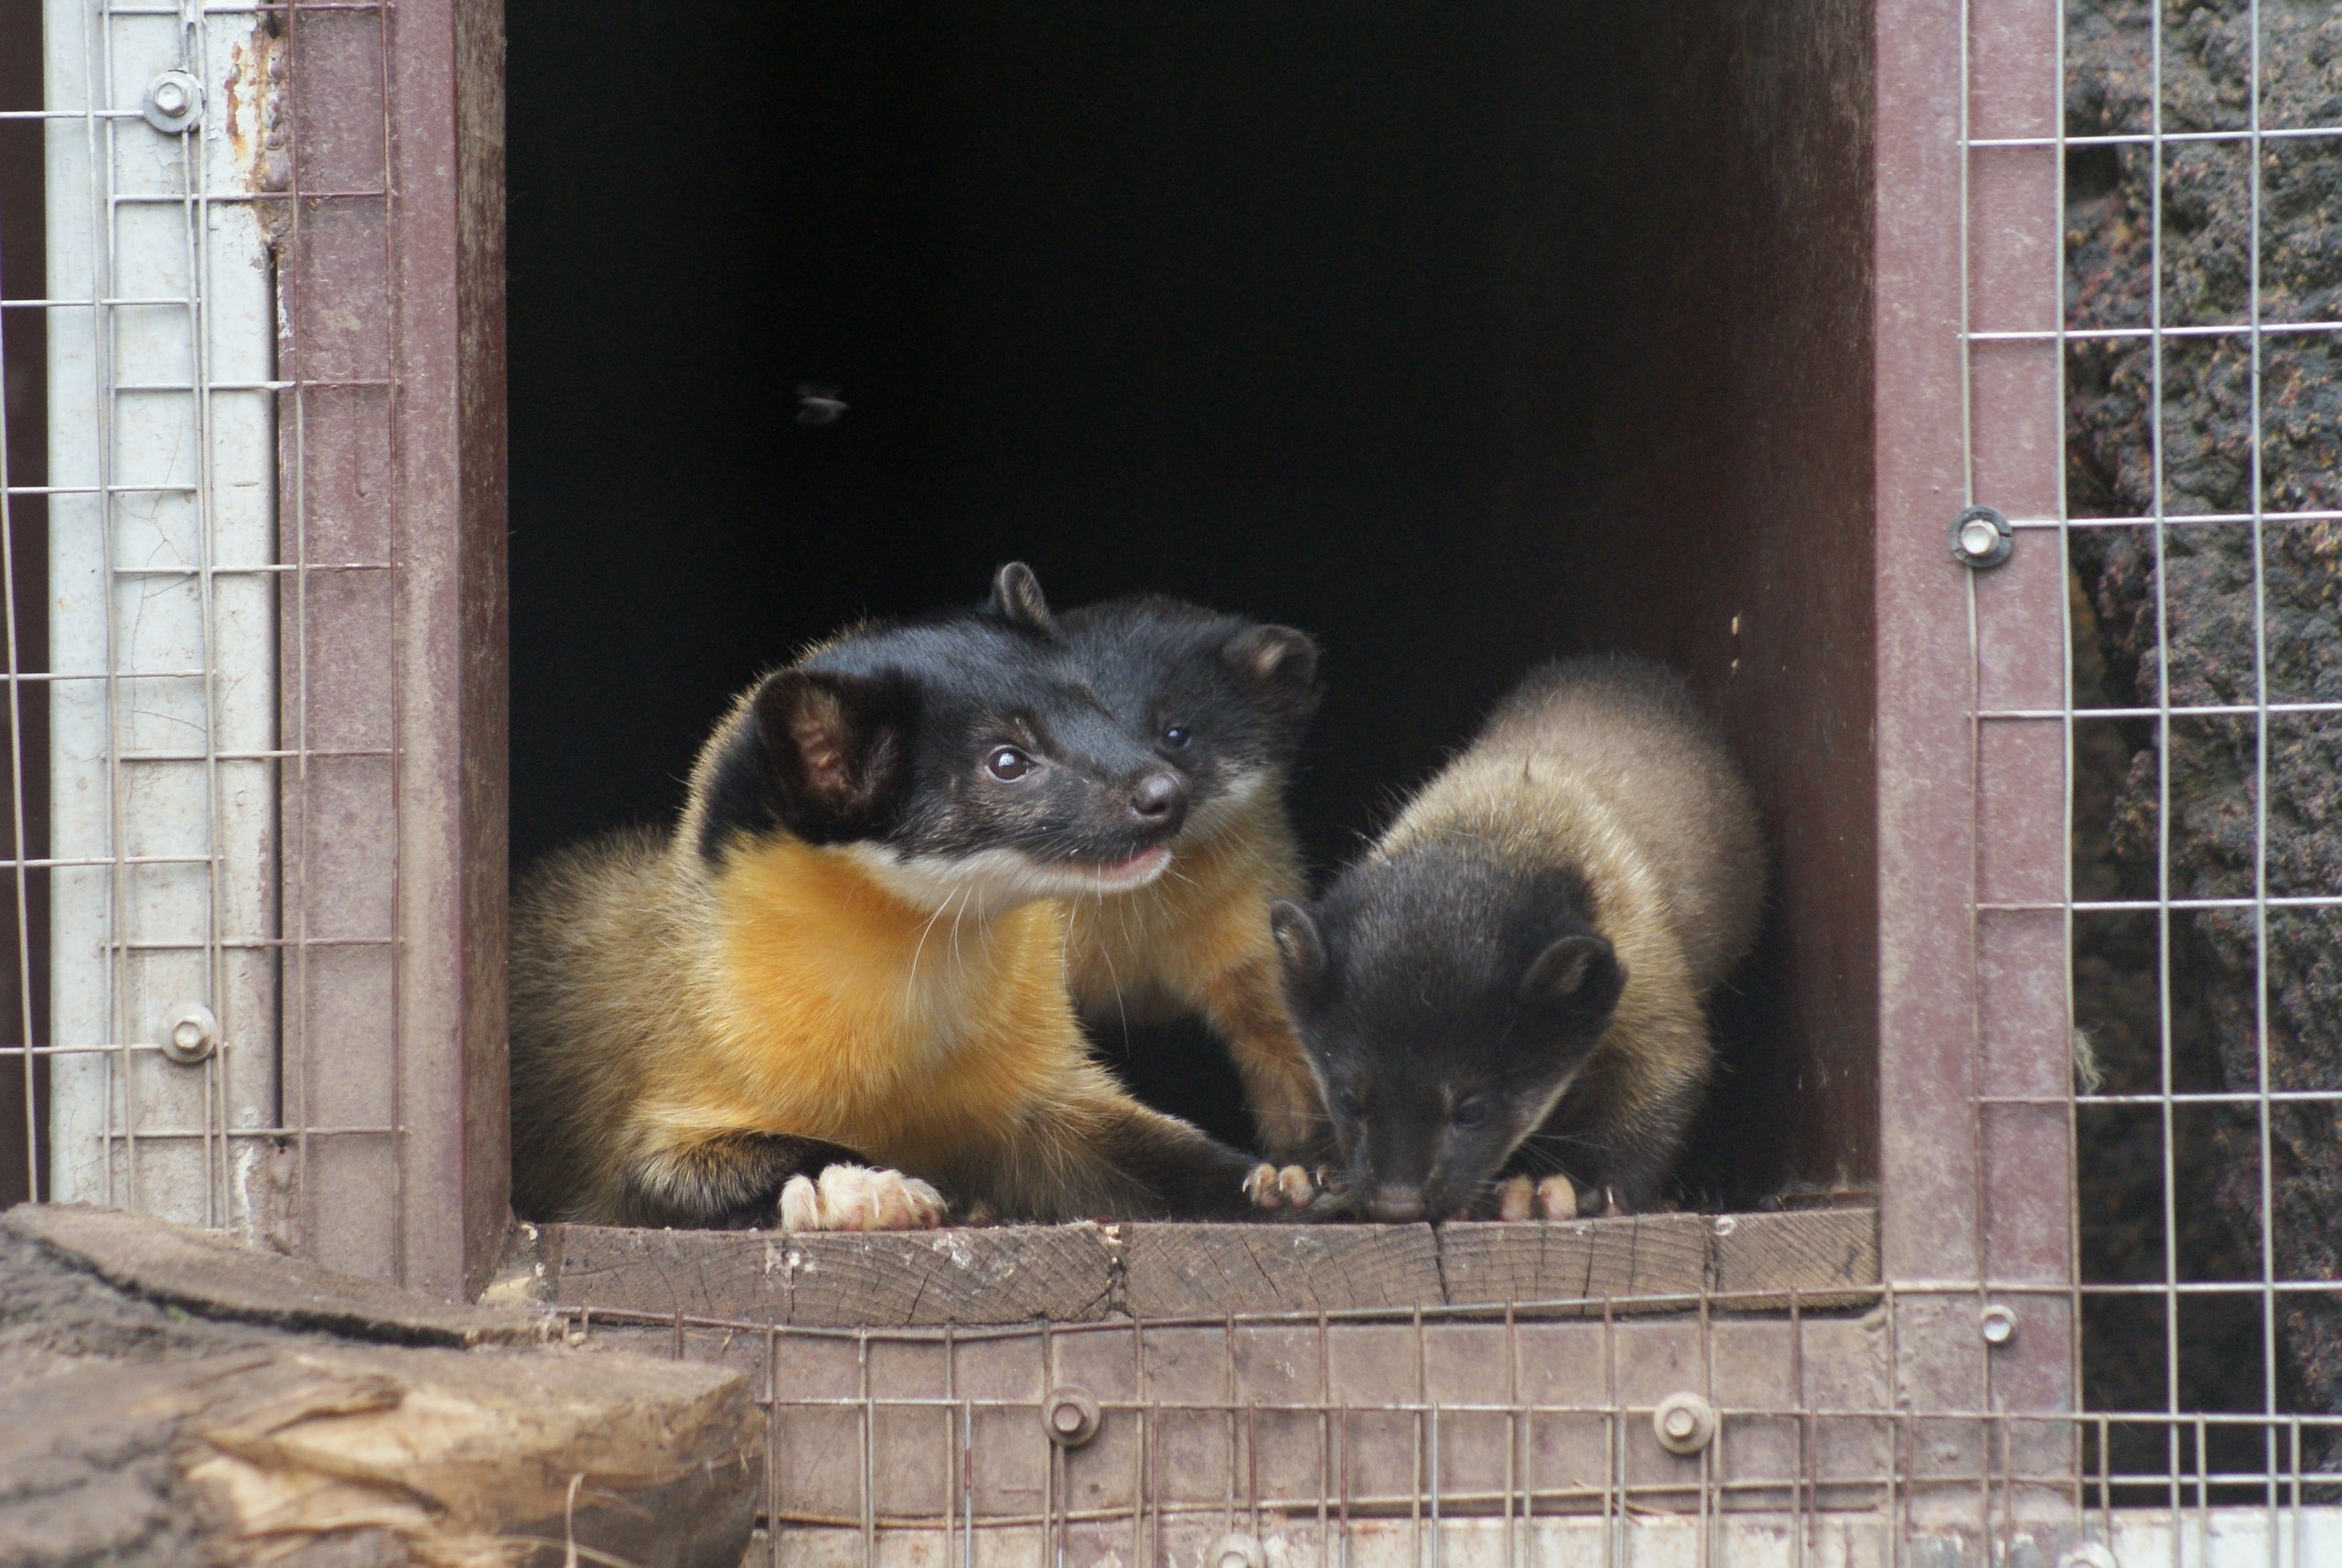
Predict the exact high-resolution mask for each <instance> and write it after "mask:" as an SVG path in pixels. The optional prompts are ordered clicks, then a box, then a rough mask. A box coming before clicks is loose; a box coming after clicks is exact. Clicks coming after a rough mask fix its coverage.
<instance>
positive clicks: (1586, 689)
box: [1273, 658, 1764, 1220]
mask: <svg viewBox="0 0 2342 1568" xmlns="http://www.w3.org/2000/svg"><path fill="white" fill-rule="evenodd" d="M1763 897H1764V853H1763V845H1762V840H1761V837H1760V835H1759V832H1758V828H1757V822H1756V807H1755V804H1754V802H1753V800H1752V798H1751V796H1750V794H1749V790H1748V786H1747V784H1746V781H1745V780H1744V779H1742V777H1741V774H1740V772H1739V770H1738V769H1737V768H1735V766H1734V765H1733V762H1732V759H1731V757H1730V756H1729V755H1728V754H1727V753H1726V751H1725V749H1724V743H1723V740H1722V738H1721V736H1719V735H1718V734H1717V732H1716V731H1715V729H1714V727H1713V726H1712V725H1709V724H1708V722H1707V721H1706V720H1705V719H1704V718H1703V716H1702V715H1701V714H1700V713H1699V711H1698V710H1697V709H1696V708H1695V707H1694V706H1693V704H1692V699H1691V696H1690V694H1689V693H1687V692H1686V691H1685V690H1684V688H1683V685H1682V682H1680V681H1679V680H1677V679H1676V678H1675V677H1674V676H1673V675H1672V674H1671V673H1669V672H1668V671H1664V670H1662V669H1660V668H1659V667H1658V666H1656V665H1652V664H1647V663H1643V662H1640V661H1638V660H1629V659H1623V658H1603V659H1582V660H1568V661H1564V662H1562V663H1557V664H1553V665H1550V666H1548V667H1546V668H1545V669H1543V670H1542V671H1538V672H1537V673H1536V674H1534V675H1531V677H1529V678H1528V679H1527V680H1526V681H1524V682H1522V683H1521V684H1520V687H1519V688H1518V689H1517V690H1515V691H1514V692H1513V693H1512V694H1511V695H1510V696H1509V697H1508V698H1506V699H1505V701H1504V702H1503V703H1500V704H1499V706H1498V708H1497V709H1496V711H1495V712H1494V713H1493V714H1491V715H1490V716H1489V718H1488V723H1487V724H1486V725H1485V726H1483V728H1482V729H1481V731H1480V734H1479V736H1478V737H1477V739H1475V740H1474V741H1473V743H1472V745H1471V746H1469V747H1468V748H1467V749H1466V751H1465V752H1464V753H1463V754H1462V755H1461V756H1459V757H1456V759H1455V760H1454V761H1453V762H1451V763H1450V764H1449V765H1448V766H1447V767H1446V768H1444V769H1442V770H1441V772H1440V773H1439V774H1438V775H1437V776H1436V777H1435V778H1434V779H1432V781H1431V782H1430V783H1429V784H1428V785H1426V786H1424V788H1423V790H1422V791H1421V792H1420V793H1418V794H1417V795H1416V796H1415V797H1414V799H1413V800H1412V801H1410V802H1409V803H1408V805H1407V806H1406V808H1405V810H1404V811H1402V812H1401V813H1400V815H1399V818H1398V820H1397V821H1396V822H1394V823H1393V824H1392V825H1391V829H1390V831H1389V832H1386V833H1384V834H1383V835H1382V837H1381V839H1380V842H1378V843H1376V844H1375V845H1374V846H1373V848H1372V849H1371V850H1370V851H1369V852H1368V853H1367V854H1366V855H1365V856H1364V857H1363V858H1362V859H1360V860H1359V862H1358V863H1357V864H1356V865H1352V866H1350V867H1349V868H1348V869H1347V870H1345V871H1344V872H1343V873H1342V874H1341V875H1340V876H1339V877H1338V879H1337V880H1336V881H1335V883H1334V884H1333V886H1331V887H1330V888H1329V889H1328V890H1327V893H1326V896H1325V897H1324V898H1323V899H1322V900H1320V901H1319V903H1318V904H1317V905H1316V908H1314V909H1312V908H1305V907H1304V906H1303V905H1301V904H1298V903H1292V902H1286V903H1280V904H1279V905H1277V906H1276V908H1275V910H1274V914H1273V919H1274V925H1275V930H1276V937H1277V942H1278V946H1279V949H1280V950H1281V952H1282V954H1283V957H1284V972H1285V983H1286V988H1287V994H1288V995H1289V997H1290V998H1291V1001H1292V1004H1293V1007H1294V1012H1295V1017H1296V1019H1297V1020H1298V1021H1299V1024H1300V1026H1301V1033H1302V1036H1303V1038H1304V1040H1305V1042H1306V1043H1307V1045H1308V1047H1309V1049H1310V1052H1311V1059H1312V1063H1313V1065H1314V1066H1315V1067H1316V1070H1317V1072H1318V1075H1319V1077H1320V1079H1321V1081H1322V1083H1323V1085H1324V1088H1325V1090H1326V1095H1327V1103H1328V1106H1329V1108H1330V1110H1331V1112H1332V1114H1333V1118H1334V1124H1335V1128H1336V1131H1337V1133H1338V1137H1339V1140H1340V1144H1341V1148H1342V1154H1343V1158H1344V1162H1345V1166H1346V1181H1347V1186H1348V1192H1349V1197H1350V1199H1351V1201H1353V1202H1355V1203H1357V1204H1359V1205H1360V1206H1361V1207H1363V1208H1364V1209H1365V1211H1366V1212H1367V1213H1368V1214H1369V1215H1370V1216H1372V1217H1373V1218H1375V1219H1388V1220H1409V1219H1434V1220H1436V1219H1450V1218H1454V1217H1457V1216H1462V1215H1491V1214H1501V1215H1503V1216H1504V1217H1506V1218H1525V1217H1526V1216H1527V1215H1528V1214H1529V1213H1530V1212H1531V1210H1532V1209H1534V1210H1536V1211H1539V1212H1542V1214H1543V1215H1544V1216H1545V1217H1547V1218H1552V1219H1558V1218H1563V1217H1564V1216H1565V1215H1569V1214H1574V1213H1578V1212H1587V1213H1598V1212H1617V1211H1620V1210H1625V1211H1633V1210H1637V1209H1640V1208H1645V1207H1647V1206H1648V1205H1649V1203H1650V1201H1651V1199H1652V1197H1653V1196H1654V1195H1655V1192H1656V1190H1657V1188H1658V1187H1659V1184H1660V1182H1661V1181H1662V1180H1664V1179H1665V1178H1666V1176H1667V1175H1668V1174H1669V1171H1670V1170H1671V1167H1672V1165H1673V1164H1674V1161H1675V1157H1676V1155H1677V1153H1678V1151H1679V1150H1680V1148H1681V1143H1682V1138H1683V1133H1684V1130H1685V1128H1686V1126H1687V1125H1688V1124H1689V1122H1691V1119H1692V1113H1693V1112H1694V1111H1695V1110H1696V1109H1697V1108H1698V1104H1699V1100H1700V1095H1701V1092H1702V1090H1703V1089H1704V1087H1705V1086H1706V1083H1707V1080H1708V1076H1709V1072H1710V1069H1711V1064H1712V1053H1711V1049H1710V1046H1709V1043H1708V1031H1707V1023H1706V1018H1705V1015H1704V1013H1703V1005H1704V1003H1705V1001H1706V999H1707V997H1708V996H1709V994H1710V993H1712V992H1713V991H1714V989H1715V987H1716V985H1717V984H1718V983H1720V982H1721V981H1722V980H1723V979H1724V976H1725V975H1726V973H1727V972H1729V971H1730V970H1731V969H1732V966H1733V965H1734V963H1735V961H1737V960H1738V959H1739V958H1740V957H1741V956H1742V955H1743V954H1745V953H1746V951H1747V950H1748V947H1749V945H1750V943H1751V942H1752V941H1753V940H1755V938H1756V925H1757V919H1758V916H1759V913H1760V910H1761V906H1762V903H1763Z"/></svg>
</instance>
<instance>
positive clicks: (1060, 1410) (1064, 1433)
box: [1041, 1384, 1098, 1448]
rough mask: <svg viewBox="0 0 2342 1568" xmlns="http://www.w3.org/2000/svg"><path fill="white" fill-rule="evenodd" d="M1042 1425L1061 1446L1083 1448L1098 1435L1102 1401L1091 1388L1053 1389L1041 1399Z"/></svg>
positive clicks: (1051, 1439) (1054, 1441)
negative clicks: (1099, 1409) (1094, 1396)
mask: <svg viewBox="0 0 2342 1568" xmlns="http://www.w3.org/2000/svg"><path fill="white" fill-rule="evenodd" d="M1041 1427H1042V1430H1044V1431H1046V1432H1047V1434H1049V1441H1050V1442H1052V1443H1054V1444H1057V1445H1058V1447H1060V1448H1079V1447H1080V1446H1081V1445H1082V1444H1085V1443H1087V1442H1089V1441H1090V1439H1091V1438H1093V1437H1095V1436H1097V1435H1098V1402H1097V1401H1096V1400H1094V1399H1092V1398H1090V1391H1089V1390H1088V1389H1078V1388H1075V1387H1073V1386H1071V1385H1070V1384H1069V1385H1067V1386H1066V1387H1063V1388H1059V1389H1053V1390H1051V1391H1050V1392H1049V1397H1048V1398H1047V1399H1046V1400H1044V1401H1042V1402H1041Z"/></svg>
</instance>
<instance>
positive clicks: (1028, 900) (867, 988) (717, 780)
mask: <svg viewBox="0 0 2342 1568" xmlns="http://www.w3.org/2000/svg"><path fill="white" fill-rule="evenodd" d="M1028 579H1029V574H1027V573H1026V572H1025V569H1024V568H1023V567H1021V566H1010V567H1005V568H1004V569H1003V573H1002V577H1001V582H1000V586H999V587H998V589H997V590H996V593H995V598H996V599H999V598H1008V599H1016V598H1021V597H1023V596H1026V594H1027V593H1028V592H1030V593H1031V594H1032V596H1034V597H1035V598H1037V590H1029V589H1028V587H1027V585H1026V584H1027V580H1028ZM1186 814H1187V782H1186V780H1185V779H1183V778H1182V777H1181V775H1180V774H1179V773H1178V771H1177V770H1176V769H1175V768H1169V767H1166V765H1165V764H1164V763H1163V762H1162V761H1161V760H1160V759H1159V758H1158V757H1156V756H1155V754H1154V753H1153V752H1152V751H1151V750H1149V749H1148V748H1146V747H1144V746H1139V745H1137V744H1136V743H1134V742H1133V740H1132V739H1131V738H1130V737H1129V736H1127V735H1126V734H1125V733H1124V731H1123V728H1122V726H1121V725H1118V724H1117V723H1116V722H1115V720H1114V719H1113V718H1112V715H1111V714H1109V713H1108V712H1107V711H1106V709H1105V707H1104V706H1103V705H1102V704H1101V703H1100V702H1099V700H1098V699H1097V697H1096V695H1095V694H1094V693H1092V692H1091V691H1090V689H1089V686H1088V684H1087V682H1086V680H1085V678H1084V676H1083V674H1082V671H1081V670H1080V665H1079V663H1078V662H1077V661H1076V660H1075V659H1074V657H1073V656H1072V654H1071V652H1070V651H1069V650H1068V649H1067V648H1066V646H1065V645H1064V644H1063V643H1062V642H1061V641H1060V640H1059V639H1057V638H1056V637H1054V636H1052V635H1051V634H1049V633H1048V632H1047V631H1045V630H1042V629H1040V628H1037V627H1035V626H1033V625H1031V624H1027V623H1026V622H1022V621H1019V620H1017V619H1015V618H1009V617H1005V616H1003V615H1000V614H997V613H994V612H993V611H991V610H989V609H986V610H981V611H964V612H959V613H954V614H949V615H944V616H940V617H937V618H931V619H928V620H920V621H910V622H904V623H898V624H889V625H876V626H869V627H865V628H860V629H857V630H854V631H852V632H849V633H847V634H846V635H844V636H843V637H840V638H838V639H835V640H834V641H832V642H830V643H828V644H826V645H825V646H822V647H821V648H819V649H817V650H814V651H813V652H812V653H811V654H810V655H808V656H807V657H806V658H804V659H803V660H800V662H799V663H797V664H796V665H794V666H793V667H791V668H789V669H786V670H782V671H779V672H777V673H775V674H772V675H769V676H768V677H766V678H765V679H764V680H762V681H760V682H757V684H756V686H755V687H753V688H752V689H751V690H749V691H748V692H747V693H744V694H743V695H742V696H741V697H740V699H739V700H738V701H737V702H736V703H735V704H734V706H733V708H732V711H731V713H730V714H728V715H727V716H726V717H725V720H724V721H723V723H722V724H721V725H718V726H717V728H716V730H715V733H714V736H712V737H711V738H710V739H709V740H708V742H707V744H706V746H705V747H704V749H703V750H702V752H701V754H700V757H699V763H698V766H697V767H696V768H694V770H693V775H692V781H691V790H690V797H689V804H688V806H687V808H686V810H685V811H684V812H683V815H682V822H681V823H680V825H679V826H678V827H677V828H676V829H675V830H674V831H673V832H671V833H654V832H633V833H624V834H619V835H618V836H615V837H611V838H607V839H604V840H601V841H599V842H596V843H589V844H586V845H584V846H582V847H580V848H576V849H573V850H571V851H569V852H567V853H565V854H559V855H557V856H555V857H554V858H553V860H552V861H551V862H550V863H548V864H546V865H543V866H542V867H541V868H540V869H538V870H537V871H536V872H535V874H534V875H532V877H531V878H530V879H529V880H528V882H527V884H526V886H525V887H524V888H523V889H522V891H521V895H520V897H518V898H517V899H516V901H515V905H514V912H513V937H512V1104H513V1117H512V1120H513V1139H514V1161H513V1165H514V1169H513V1176H514V1181H513V1186H514V1193H515V1199H516V1202H517V1204H518V1206H519V1208H521V1212H522V1213H523V1214H524V1215H526V1216H528V1217H530V1218H534V1219H583V1220H596V1221H600V1222H604V1223H613V1224H637V1225H661V1224H665V1225H700V1226H714V1225H755V1224H763V1223H774V1222H778V1223H780V1224H783V1225H785V1226H788V1227H790V1228H795V1229H877V1228H905V1227H912V1226H925V1225H932V1224H935V1223H938V1222H939V1220H940V1218H941V1216H942V1212H943V1198H942V1196H941V1195H942V1194H948V1195H950V1197H951V1200H952V1201H953V1202H955V1203H960V1204H968V1205H974V1204H979V1203H980V1204H982V1205H984V1206H985V1207H987V1208H990V1209H991V1210H993V1211H994V1212H995V1213H996V1214H997V1215H999V1216H1000V1217H1001V1218H1004V1219H1011V1218H1013V1219H1042V1220H1047V1219H1073V1218H1079V1217H1083V1216H1107V1215H1118V1216H1124V1215H1126V1216H1141V1215H1159V1214H1193V1215H1225V1216H1232V1215H1239V1214H1242V1213H1245V1212H1248V1211H1249V1209H1250V1208H1251V1199H1249V1198H1248V1197H1247V1194H1246V1187H1247V1180H1248V1176H1251V1175H1252V1174H1253V1164H1252V1161H1251V1160H1250V1159H1248V1158H1247V1157H1246V1156H1244V1155H1240V1154H1238V1153H1237V1152H1236V1151H1234V1150H1232V1149H1229V1148H1226V1147H1224V1146H1222V1145H1220V1144H1217V1143H1214V1142H1213V1141H1212V1140H1210V1139H1209V1138H1208V1137H1206V1136H1205V1135H1204V1134H1203V1133H1200V1132H1198V1131H1197V1130H1196V1129H1195V1128H1193V1127H1190V1126H1188V1125H1187V1123H1186V1122H1179V1121H1176V1120H1175V1119H1173V1118H1171V1117H1168V1116H1164V1115H1160V1114H1157V1113H1156V1112H1152V1111H1149V1110H1147V1109H1145V1108H1144V1107H1142V1106H1141V1105H1139V1104H1138V1103H1137V1102H1135V1101H1133V1100H1131V1099H1130V1098H1129V1097H1127V1096H1126V1095H1125V1094H1123V1092H1122V1090H1120V1089H1119V1088H1118V1087H1117V1086H1116V1085H1115V1083H1114V1082H1113V1081H1112V1079H1111V1078H1110V1077H1108V1075H1107V1074H1106V1072H1105V1071H1104V1069H1101V1068H1100V1067H1098V1066H1097V1065H1095V1064H1094V1063H1093V1062H1092V1061H1091V1060H1090V1057H1089V1054H1088V1047H1087V1044H1086V1042H1085V1041H1084V1039H1083V1036H1082V1035H1081V1031H1080V1026H1079V1025H1078V1023H1077V1022H1076V1020H1075V1016H1074V1013H1073V1008H1072V1005H1071V1003H1070V1001H1069V996H1068V993H1067V990H1066V980H1065V963H1064V947H1065V934H1064V918H1065V917H1064V906H1063V904H1062V903H1061V902H1059V900H1063V899H1066V898H1069V897H1075V896H1087V895H1090V894H1097V895H1101V896H1107V897H1113V896H1120V895H1123V894H1126V893H1128V892H1130V891H1131V890H1133V889H1134V888H1138V887H1143V886H1145V885H1146V884H1147V883H1148V882H1150V881H1151V880H1152V879H1154V878H1155V876H1156V875H1159V874H1160V873H1161V872H1162V871H1163V869H1164V867H1165V865H1166V863H1167V860H1168V857H1169V852H1168V851H1167V850H1166V848H1165V845H1166V843H1168V842H1169V841H1170V840H1171V839H1172V837H1173V836H1174V835H1175V834H1176V833H1177V832H1178V831H1179V829H1180V826H1181V823H1182V822H1183V820H1184V818H1185V816H1186ZM870 1167H877V1168H876V1169H875V1170H874V1169H872V1168H870ZM938 1188H940V1194H939V1192H938V1191H937V1189H938ZM1253 1188H1254V1190H1260V1191H1264V1192H1273V1190H1274V1187H1273V1180H1272V1181H1270V1182H1269V1183H1268V1184H1266V1185H1263V1184H1262V1183H1260V1182H1255V1183H1254V1184H1253Z"/></svg>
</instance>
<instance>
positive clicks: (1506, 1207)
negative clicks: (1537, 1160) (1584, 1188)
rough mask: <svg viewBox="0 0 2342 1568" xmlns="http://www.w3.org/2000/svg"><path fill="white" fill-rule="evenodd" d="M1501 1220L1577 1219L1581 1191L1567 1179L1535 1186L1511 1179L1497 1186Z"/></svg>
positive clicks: (1521, 1178)
mask: <svg viewBox="0 0 2342 1568" xmlns="http://www.w3.org/2000/svg"><path fill="white" fill-rule="evenodd" d="M1497 1218H1498V1219H1576V1218H1577V1188H1576V1187H1574V1186H1572V1185H1571V1184H1570V1178H1569V1177H1567V1176H1547V1177H1546V1178H1545V1179H1544V1180H1542V1181H1541V1182H1537V1183H1534V1184H1533V1185H1532V1184H1531V1181H1530V1179H1529V1178H1528V1177H1527V1176H1507V1177H1506V1178H1505V1179H1504V1180H1502V1181H1500V1182H1499V1183H1498V1184H1497Z"/></svg>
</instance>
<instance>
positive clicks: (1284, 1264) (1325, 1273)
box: [1118, 1224, 1442, 1317]
mask: <svg viewBox="0 0 2342 1568" xmlns="http://www.w3.org/2000/svg"><path fill="white" fill-rule="evenodd" d="M1118 1229H1119V1230H1120V1231H1121V1232H1122V1258H1123V1299H1122V1304H1121V1305H1122V1308H1123V1311H1124V1312H1125V1313H1127V1314H1129V1315H1130V1316H1133V1317H1199V1316H1200V1317H1209V1316H1216V1315H1219V1314H1221V1313H1229V1312H1339V1311H1344V1310H1348V1309H1351V1308H1357V1307H1376V1306H1395V1307H1413V1306H1429V1305H1437V1304H1438V1303H1439V1302H1440V1301H1441V1299H1442V1295H1441V1290H1440V1283H1439V1249H1438V1247H1437V1245H1436V1244H1435V1243H1434V1240H1433V1236H1432V1229H1431V1227H1430V1226H1428V1225H1312V1226H1299V1225H1176V1224H1154V1225H1125V1226H1121V1227H1118Z"/></svg>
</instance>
